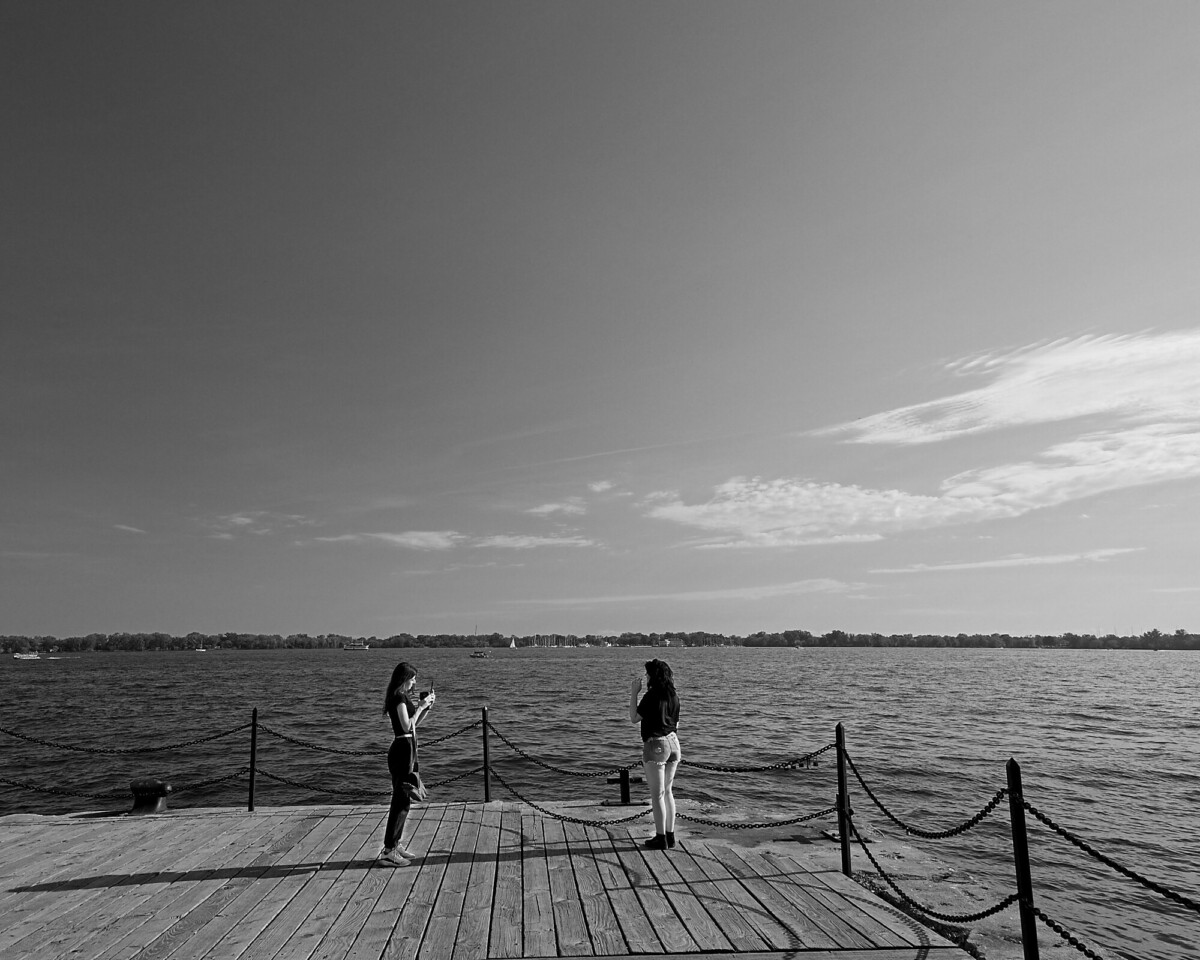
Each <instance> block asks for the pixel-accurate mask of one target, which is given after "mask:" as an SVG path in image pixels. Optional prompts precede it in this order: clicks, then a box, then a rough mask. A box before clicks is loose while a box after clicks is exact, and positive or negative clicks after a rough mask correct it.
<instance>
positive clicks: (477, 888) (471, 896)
mask: <svg viewBox="0 0 1200 960" xmlns="http://www.w3.org/2000/svg"><path fill="white" fill-rule="evenodd" d="M500 817H501V813H500V809H499V807H498V806H497V805H495V804H483V805H481V806H480V821H479V833H478V837H477V838H476V841H475V854H474V857H473V858H472V860H471V875H470V878H469V879H468V881H467V889H466V893H465V895H464V897H463V905H462V921H461V922H460V923H459V925H458V936H457V937H456V939H455V941H454V953H453V960H485V958H486V957H487V955H488V934H489V933H490V931H491V928H492V893H493V890H494V888H495V885H496V858H497V856H498V853H499V849H500Z"/></svg>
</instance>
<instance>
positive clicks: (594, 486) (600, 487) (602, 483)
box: [588, 480, 615, 493]
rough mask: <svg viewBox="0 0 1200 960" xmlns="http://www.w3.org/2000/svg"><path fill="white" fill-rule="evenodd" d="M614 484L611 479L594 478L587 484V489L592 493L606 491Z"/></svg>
mask: <svg viewBox="0 0 1200 960" xmlns="http://www.w3.org/2000/svg"><path fill="white" fill-rule="evenodd" d="M614 486H615V484H614V483H613V482H612V481H611V480H595V481H593V482H592V483H589V484H588V489H589V490H591V491H592V493H606V492H607V491H609V490H611V489H612V488H613V487H614Z"/></svg>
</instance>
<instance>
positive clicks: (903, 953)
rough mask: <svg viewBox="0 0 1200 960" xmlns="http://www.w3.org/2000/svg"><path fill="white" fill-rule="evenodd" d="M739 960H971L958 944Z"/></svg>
mask: <svg viewBox="0 0 1200 960" xmlns="http://www.w3.org/2000/svg"><path fill="white" fill-rule="evenodd" d="M595 960H629V958H628V956H627V955H625V954H613V955H610V956H606V957H596V958H595ZM639 960H679V958H678V957H676V956H675V955H674V954H657V955H648V956H645V957H641V958H639ZM687 960H731V958H730V955H729V954H727V953H691V954H688V956H687ZM737 960H970V958H969V956H968V955H967V954H966V953H965V952H964V951H962V950H959V949H958V948H957V947H950V948H945V947H930V948H929V949H928V950H924V949H919V950H917V951H916V952H914V951H913V948H912V947H902V948H896V947H885V948H883V949H882V950H836V949H835V950H805V951H804V952H803V953H796V952H795V951H791V950H785V951H778V952H766V953H739V954H737Z"/></svg>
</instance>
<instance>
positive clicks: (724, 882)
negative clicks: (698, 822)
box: [681, 837, 806, 950]
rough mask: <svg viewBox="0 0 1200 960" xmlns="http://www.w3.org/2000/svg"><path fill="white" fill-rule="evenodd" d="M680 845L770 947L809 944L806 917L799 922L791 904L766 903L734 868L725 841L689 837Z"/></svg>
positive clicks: (798, 946) (797, 947) (792, 947)
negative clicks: (806, 934) (804, 932)
mask: <svg viewBox="0 0 1200 960" xmlns="http://www.w3.org/2000/svg"><path fill="white" fill-rule="evenodd" d="M681 846H685V847H686V849H687V851H688V853H689V854H690V855H691V856H692V858H693V861H694V862H695V863H696V864H697V865H698V866H699V867H700V868H701V869H702V870H703V871H704V873H705V874H706V875H707V876H708V877H709V879H710V880H712V881H713V882H714V883H716V884H717V886H718V889H720V890H721V893H722V894H723V896H724V897H725V898H726V900H727V901H728V902H729V903H731V904H734V905H736V907H737V909H738V910H740V912H741V915H742V917H743V919H745V920H746V922H747V923H749V924H750V925H751V926H752V927H753V928H754V930H755V932H756V933H757V934H758V935H759V936H761V937H762V938H763V939H764V940H765V941H766V942H767V943H768V944H769V945H770V946H771V947H773V948H774V949H776V950H796V949H799V948H801V947H804V946H806V944H805V942H804V938H803V936H802V933H803V927H804V926H805V925H806V924H805V922H804V919H803V918H797V919H798V920H799V924H798V923H797V922H794V920H793V916H794V914H795V909H794V908H793V907H791V905H790V904H789V905H787V906H785V907H782V909H780V910H777V909H772V906H771V905H770V904H769V903H767V904H764V903H763V901H762V900H761V899H760V898H759V897H758V896H756V895H755V891H754V890H753V889H752V888H751V886H750V885H749V884H747V883H746V882H745V879H744V878H743V875H742V872H741V871H737V870H735V868H734V864H733V863H732V862H731V861H730V859H729V857H728V856H727V852H726V848H725V847H724V846H723V845H721V844H719V843H716V842H709V841H705V840H700V839H696V838H691V837H690V838H688V839H687V840H686V841H684V842H683V843H681ZM777 899H778V898H777ZM780 913H782V914H783V916H780Z"/></svg>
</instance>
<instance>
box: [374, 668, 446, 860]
mask: <svg viewBox="0 0 1200 960" xmlns="http://www.w3.org/2000/svg"><path fill="white" fill-rule="evenodd" d="M416 682H417V668H416V667H414V666H413V665H412V664H411V663H407V662H405V661H401V662H400V663H398V664H396V669H395V670H393V671H392V679H391V680H390V681H389V682H388V686H387V691H386V693H384V696H383V712H384V713H386V714H387V716H388V719H389V720H391V722H392V736H393V739H392V745H391V747H390V748H389V749H388V772H389V773H391V775H392V805H391V808H390V809H389V810H388V818H387V828H386V829H385V830H384V834H383V849H382V850H380V851H379V857H378V859H379V860H380V861H382V862H383V863H385V864H389V865H391V866H396V867H404V866H408V861H409V859H411V858H412V857H413V855H414V854H413V852H412V851H411V850H408V849H406V848H405V847H404V845H403V844H402V843H401V841H400V838H401V836H402V835H403V834H404V822H405V821H406V820H407V819H408V811H409V809H410V808H411V807H412V797H411V796H410V795H409V791H408V787H409V784H410V782H411V781H410V780H409V779H408V778H409V777H410V776H411V775H412V774H413V772H414V771H415V770H416V769H417V724H419V723H420V722H421V721H422V720H423V719H425V714H427V713H428V712H429V708H430V707H432V706H433V703H434V701H435V700H436V699H437V696H436V694H434V692H433V690H432V689H431V690H430V691H429V693H427V694H425V696H423V697H421V699H420V700H419V701H418V702H417V703H413V699H412V689H413V685H414V684H415V683H416Z"/></svg>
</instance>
